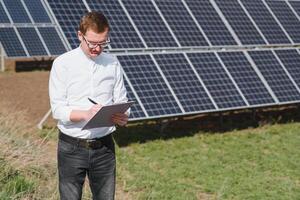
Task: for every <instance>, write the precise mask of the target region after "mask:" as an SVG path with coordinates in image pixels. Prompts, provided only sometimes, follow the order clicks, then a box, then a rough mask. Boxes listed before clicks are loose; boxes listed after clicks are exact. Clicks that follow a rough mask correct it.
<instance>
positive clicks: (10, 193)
mask: <svg viewBox="0 0 300 200" xmlns="http://www.w3.org/2000/svg"><path fill="white" fill-rule="evenodd" d="M0 168H1V171H0V199H2V200H10V199H21V198H24V197H27V198H31V195H32V193H33V191H34V190H35V187H36V185H35V184H36V183H35V181H34V180H29V179H27V178H25V177H24V176H23V175H22V174H21V173H20V172H19V171H17V170H14V169H13V168H12V167H11V166H9V165H8V164H7V163H6V162H5V161H4V160H3V159H0Z"/></svg>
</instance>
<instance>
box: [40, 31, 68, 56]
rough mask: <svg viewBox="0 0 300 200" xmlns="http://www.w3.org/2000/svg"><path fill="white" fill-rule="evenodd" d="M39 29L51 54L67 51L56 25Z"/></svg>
mask: <svg viewBox="0 0 300 200" xmlns="http://www.w3.org/2000/svg"><path fill="white" fill-rule="evenodd" d="M38 30H39V32H40V33H41V36H42V37H43V39H44V41H45V43H46V45H47V47H48V49H49V51H50V54H51V55H60V54H62V53H64V52H66V48H65V46H64V44H63V42H62V41H61V39H60V37H59V35H58V33H57V31H56V30H55V28H54V27H39V28H38Z"/></svg>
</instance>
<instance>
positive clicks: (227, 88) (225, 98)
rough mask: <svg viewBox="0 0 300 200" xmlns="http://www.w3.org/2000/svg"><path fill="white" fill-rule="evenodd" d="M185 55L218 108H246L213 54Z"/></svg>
mask: <svg viewBox="0 0 300 200" xmlns="http://www.w3.org/2000/svg"><path fill="white" fill-rule="evenodd" d="M187 55H188V57H189V59H190V60H191V62H192V64H193V66H194V67H195V69H196V70H197V72H198V74H199V76H200V77H201V79H202V80H203V82H204V84H205V86H206V87H207V89H208V91H209V92H210V94H211V96H212V97H213V99H214V100H215V102H216V104H217V105H218V107H219V108H234V107H242V106H246V103H245V102H244V100H243V99H242V97H241V95H240V94H239V92H238V90H237V88H236V87H235V86H234V84H233V82H232V81H231V79H230V77H229V76H228V74H227V73H226V71H225V70H224V68H223V67H222V65H221V63H220V62H219V60H218V59H217V57H216V56H215V54H214V53H189V54H187Z"/></svg>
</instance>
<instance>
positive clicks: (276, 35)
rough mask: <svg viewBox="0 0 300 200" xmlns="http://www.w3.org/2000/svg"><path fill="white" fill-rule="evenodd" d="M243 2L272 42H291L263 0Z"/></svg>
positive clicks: (245, 0) (246, 0) (244, 0)
mask: <svg viewBox="0 0 300 200" xmlns="http://www.w3.org/2000/svg"><path fill="white" fill-rule="evenodd" d="M242 2H243V5H244V6H245V8H246V9H247V11H248V12H249V14H250V15H251V17H252V19H253V20H254V21H255V23H256V24H257V26H258V27H259V29H260V30H261V31H262V33H263V34H264V36H265V38H266V39H267V40H268V42H269V43H270V44H289V43H291V42H290V41H289V39H288V37H287V36H286V35H285V33H284V32H283V30H282V29H281V27H280V26H279V25H278V23H277V22H276V20H275V19H274V18H273V16H272V14H271V13H270V12H269V11H268V9H267V7H266V6H265V5H264V4H263V2H262V1H261V0H251V1H249V0H243V1H242Z"/></svg>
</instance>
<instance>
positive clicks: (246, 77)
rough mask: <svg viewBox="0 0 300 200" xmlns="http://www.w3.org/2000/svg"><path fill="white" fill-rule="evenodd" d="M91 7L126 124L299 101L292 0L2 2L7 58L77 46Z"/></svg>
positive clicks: (298, 22)
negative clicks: (101, 17) (118, 84)
mask: <svg viewBox="0 0 300 200" xmlns="http://www.w3.org/2000/svg"><path fill="white" fill-rule="evenodd" d="M91 10H100V11H102V12H103V13H104V14H105V15H106V16H107V18H108V20H109V23H110V28H111V31H110V38H111V44H110V45H109V47H108V49H107V51H110V52H111V53H112V54H115V55H116V56H117V58H118V60H119V61H120V63H121V65H122V67H123V69H124V72H125V73H124V74H125V75H124V76H125V86H126V88H127V91H128V96H129V99H131V100H134V101H135V102H136V104H135V105H134V106H133V108H132V114H131V119H132V120H138V119H148V118H159V117H168V116H178V115H187V114H196V113H206V112H215V111H223V110H233V109H243V108H251V107H262V106H270V105H278V104H288V103H296V102H299V101H300V89H299V88H300V78H299V77H300V76H299V75H300V66H299V65H300V54H299V50H298V49H297V45H299V44H300V35H299V34H300V1H296V0H251V1H249V0H226V1H225V0H143V1H141V0H73V1H67V0H0V42H1V44H2V46H3V48H4V50H5V53H6V56H7V57H32V56H33V57H36V56H38V57H39V56H56V55H60V54H61V53H63V52H66V51H68V50H71V49H74V48H76V47H78V45H79V40H78V38H77V30H78V23H79V20H80V18H81V16H82V15H83V14H85V13H86V12H88V11H91ZM273 47H277V48H276V49H275V48H273Z"/></svg>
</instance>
